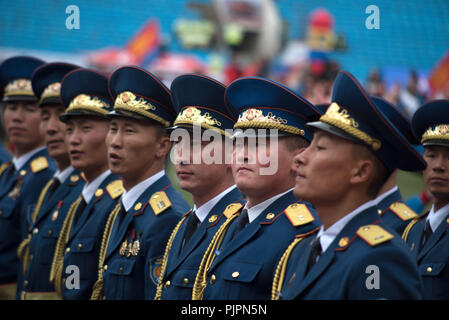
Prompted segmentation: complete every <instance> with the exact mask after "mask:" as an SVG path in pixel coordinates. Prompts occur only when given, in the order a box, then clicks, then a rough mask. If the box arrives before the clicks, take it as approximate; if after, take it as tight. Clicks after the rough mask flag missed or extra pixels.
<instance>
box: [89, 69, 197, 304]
mask: <svg viewBox="0 0 449 320" xmlns="http://www.w3.org/2000/svg"><path fill="white" fill-rule="evenodd" d="M109 89H110V92H111V94H112V96H113V98H114V110H113V112H111V113H109V117H110V118H111V123H110V128H109V133H108V136H107V145H108V154H109V165H110V168H111V170H112V172H114V173H116V174H118V175H119V176H120V177H121V178H122V180H123V186H124V188H125V192H124V194H123V195H122V197H121V200H120V205H119V206H117V207H116V208H115V209H114V211H113V212H112V213H111V216H110V219H109V220H108V222H107V225H106V227H105V230H104V233H103V246H102V248H101V252H100V258H99V272H98V280H97V282H96V284H95V287H94V292H93V294H92V297H91V298H92V299H153V298H154V295H155V293H156V285H157V280H158V278H159V276H160V270H161V261H162V256H163V254H164V249H165V245H166V243H167V241H168V238H169V237H170V234H171V232H172V230H173V228H174V227H175V225H176V224H177V223H178V221H179V219H180V218H181V216H182V215H184V214H185V213H187V212H188V211H189V206H188V204H187V203H186V202H185V200H184V198H183V197H182V196H181V194H180V193H179V192H178V191H176V190H175V189H174V187H173V186H172V184H171V182H170V180H169V179H168V177H167V175H166V174H165V160H166V156H167V154H168V153H169V150H170V147H171V142H170V138H169V137H168V134H167V131H166V128H168V127H170V126H171V124H172V122H173V120H174V119H175V117H176V112H175V110H174V109H173V106H172V103H171V97H170V91H169V90H168V88H167V87H166V86H164V85H163V84H162V82H161V81H160V80H159V79H157V78H156V77H155V76H154V75H152V74H151V73H149V72H147V71H145V70H143V69H140V68H138V67H134V66H127V67H122V68H119V69H117V70H116V71H115V72H114V73H113V74H112V75H111V76H110V78H109Z"/></svg>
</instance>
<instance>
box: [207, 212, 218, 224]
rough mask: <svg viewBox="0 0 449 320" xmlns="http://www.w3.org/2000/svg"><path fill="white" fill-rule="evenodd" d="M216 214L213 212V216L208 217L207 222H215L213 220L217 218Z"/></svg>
mask: <svg viewBox="0 0 449 320" xmlns="http://www.w3.org/2000/svg"><path fill="white" fill-rule="evenodd" d="M217 218H218V217H217V215H216V214H214V215H213V216H211V217H210V218H209V222H210V223H212V222H215V220H217Z"/></svg>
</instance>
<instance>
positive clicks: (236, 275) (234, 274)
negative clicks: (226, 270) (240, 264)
mask: <svg viewBox="0 0 449 320" xmlns="http://www.w3.org/2000/svg"><path fill="white" fill-rule="evenodd" d="M239 275H240V273H239V272H238V271H234V272H233V273H232V277H233V278H238V277H239Z"/></svg>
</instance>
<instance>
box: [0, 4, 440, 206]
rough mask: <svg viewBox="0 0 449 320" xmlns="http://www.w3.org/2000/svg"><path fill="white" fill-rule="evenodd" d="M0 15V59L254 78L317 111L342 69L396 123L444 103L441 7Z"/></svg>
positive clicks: (189, 7) (205, 7)
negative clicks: (422, 106) (391, 111)
mask: <svg viewBox="0 0 449 320" xmlns="http://www.w3.org/2000/svg"><path fill="white" fill-rule="evenodd" d="M372 6H375V8H374V9H376V8H377V9H376V10H378V11H377V13H376V12H375V11H373V10H374V9H372ZM74 7H75V9H74ZM74 10H75V11H74ZM77 11H78V12H77ZM0 12H2V17H1V19H0V61H2V60H4V59H5V58H8V57H10V56H12V55H17V54H24V55H34V56H37V57H39V58H42V59H44V60H46V61H68V62H72V63H77V64H79V65H81V66H84V67H92V68H97V69H100V70H102V71H104V72H111V71H113V70H114V69H115V68H117V67H118V66H120V65H125V64H137V65H140V66H142V67H144V68H146V69H148V70H150V71H152V72H154V73H156V74H157V75H158V76H160V77H161V78H162V79H163V80H164V82H165V83H166V84H167V85H170V82H171V80H172V79H173V78H174V77H175V76H176V75H178V74H182V73H187V72H201V73H205V74H208V75H210V76H212V77H214V78H217V79H218V80H221V81H223V82H224V83H227V84H228V83H230V82H231V81H232V80H233V79H235V78H236V77H238V76H244V75H260V76H264V77H269V78H271V79H273V80H276V81H280V82H282V83H284V84H286V85H287V86H289V87H290V88H292V89H293V90H295V91H297V92H298V93H299V94H302V95H303V96H305V97H306V98H308V99H309V100H310V101H311V102H313V103H317V104H318V103H326V102H329V99H330V95H331V92H330V88H331V85H332V81H333V78H334V77H335V74H336V72H337V71H338V70H339V69H345V70H348V71H349V72H351V73H353V74H354V75H355V76H356V77H357V78H358V79H359V81H360V82H362V83H363V84H364V85H365V87H366V88H367V89H368V90H369V91H370V92H371V93H373V94H377V95H382V96H384V97H385V98H386V99H388V100H390V101H391V102H393V103H395V104H397V105H398V107H399V108H400V109H401V111H403V112H404V114H406V115H407V116H411V114H412V112H413V110H414V109H416V105H417V102H420V103H422V102H424V101H426V100H428V99H432V98H439V97H445V98H449V54H448V52H449V51H448V49H449V23H448V21H449V1H447V0H428V1H423V0H414V1H406V0H396V1H391V0H369V1H365V0H313V1H305V0H131V1H124V0H121V1H120V0H109V1H99V0H70V1H56V0H53V1H51V0H41V1H33V0H28V1H27V0H16V1H4V0H3V1H1V2H0ZM77 14H78V15H77ZM373 14H374V15H376V14H377V16H373ZM77 18H79V20H76V19H77ZM373 19H378V20H377V24H378V25H377V27H376V26H374V27H373V23H374V24H375V23H376V20H373ZM370 25H371V27H370ZM5 143H6V144H7V141H5ZM169 172H170V174H171V175H172V176H173V170H172V166H169ZM174 181H176V179H174ZM399 187H400V189H401V192H402V194H403V196H404V197H408V196H410V195H413V194H415V193H417V192H419V191H421V190H422V189H423V188H424V185H423V181H422V177H421V175H420V174H415V173H404V172H401V173H400V174H399ZM183 194H184V195H185V196H186V198H187V199H190V197H189V196H188V195H187V194H186V193H183Z"/></svg>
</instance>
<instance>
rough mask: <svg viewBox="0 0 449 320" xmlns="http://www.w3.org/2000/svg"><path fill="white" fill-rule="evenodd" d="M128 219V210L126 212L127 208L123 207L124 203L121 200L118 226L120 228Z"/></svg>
mask: <svg viewBox="0 0 449 320" xmlns="http://www.w3.org/2000/svg"><path fill="white" fill-rule="evenodd" d="M125 217H126V210H125V206H124V205H123V202H122V201H121V200H120V211H119V213H118V217H117V218H118V221H117V225H118V226H120V224H121V223H122V222H123V220H125Z"/></svg>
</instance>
